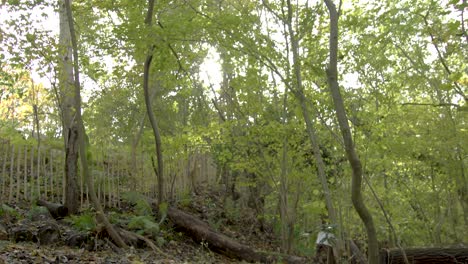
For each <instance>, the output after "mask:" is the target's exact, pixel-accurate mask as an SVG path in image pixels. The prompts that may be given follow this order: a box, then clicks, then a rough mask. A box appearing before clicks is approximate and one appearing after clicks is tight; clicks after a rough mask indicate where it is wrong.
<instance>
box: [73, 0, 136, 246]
mask: <svg viewBox="0 0 468 264" xmlns="http://www.w3.org/2000/svg"><path fill="white" fill-rule="evenodd" d="M70 2H71V0H65V8H66V13H67V17H68V26H69V28H70V36H71V43H72V47H73V69H74V73H75V74H74V75H75V79H74V81H75V109H76V123H77V134H78V135H77V138H78V142H79V151H80V160H81V167H82V169H83V175H84V177H85V178H86V185H87V186H88V190H89V195H90V197H91V201H92V202H93V205H94V207H95V209H96V214H97V220H98V222H100V223H102V224H103V225H104V227H105V228H106V230H107V232H108V233H109V236H110V237H111V238H112V239H113V240H114V242H115V243H116V244H117V246H119V247H124V248H126V247H127V244H125V242H124V241H123V240H122V238H121V237H120V235H119V233H117V232H116V231H115V229H114V227H113V226H112V225H111V223H110V222H109V220H108V219H107V217H106V216H105V214H104V210H103V209H102V206H101V204H100V203H99V200H98V199H97V196H96V192H95V190H94V181H93V177H92V174H90V173H89V168H88V160H87V155H86V154H87V151H86V144H85V135H86V134H85V133H86V132H85V128H84V125H83V119H82V117H81V93H80V77H79V76H80V75H79V68H78V44H77V41H76V36H75V30H74V25H73V15H72V10H71V3H70Z"/></svg>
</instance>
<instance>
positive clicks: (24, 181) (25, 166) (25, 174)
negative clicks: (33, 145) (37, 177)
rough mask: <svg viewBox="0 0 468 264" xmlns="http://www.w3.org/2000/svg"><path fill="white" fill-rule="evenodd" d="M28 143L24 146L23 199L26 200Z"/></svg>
mask: <svg viewBox="0 0 468 264" xmlns="http://www.w3.org/2000/svg"><path fill="white" fill-rule="evenodd" d="M28 165H29V164H28V145H25V146H24V164H23V166H24V175H23V199H24V200H26V201H27V200H28Z"/></svg>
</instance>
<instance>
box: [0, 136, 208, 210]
mask: <svg viewBox="0 0 468 264" xmlns="http://www.w3.org/2000/svg"><path fill="white" fill-rule="evenodd" d="M136 161H137V162H136V164H134V165H133V166H132V162H131V156H130V153H124V152H118V151H109V152H106V151H102V152H101V153H97V154H96V153H94V156H93V158H92V161H91V163H90V171H91V173H92V174H93V176H94V184H95V188H96V191H97V195H98V198H99V199H100V201H101V203H103V204H104V205H105V206H108V207H118V206H120V201H121V195H122V194H123V193H124V192H129V191H134V192H138V193H141V194H144V195H146V196H147V197H150V198H155V197H156V190H157V188H156V187H157V178H156V176H155V173H154V170H153V167H152V161H151V157H150V156H149V155H147V154H144V153H139V154H137V156H136ZM135 165H136V166H135ZM64 166H65V153H64V151H63V150H61V149H56V148H52V147H48V146H41V147H40V148H37V146H31V145H28V144H20V143H13V142H11V141H10V140H8V139H1V138H0V201H2V202H5V201H6V202H8V203H12V202H16V203H17V202H19V201H20V200H26V201H35V200H37V199H46V200H48V201H51V202H55V203H63V202H64V199H65V175H64ZM164 175H165V178H166V186H165V193H166V195H167V197H171V198H173V199H178V197H180V195H182V194H186V193H188V192H191V191H193V189H194V188H196V186H197V185H200V184H204V185H212V184H215V183H216V180H217V170H216V167H215V166H214V164H213V160H212V159H211V156H210V155H209V154H206V153H203V152H202V151H201V150H200V149H199V148H194V150H193V151H190V152H188V153H186V154H184V155H179V156H178V157H167V158H166V160H165V172H164ZM79 185H80V187H79V188H80V193H81V196H80V201H81V206H82V207H87V206H88V205H89V204H88V201H87V199H86V197H87V194H88V191H87V188H86V186H85V181H84V179H83V175H81V178H80V179H79Z"/></svg>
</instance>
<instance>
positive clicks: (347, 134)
mask: <svg viewBox="0 0 468 264" xmlns="http://www.w3.org/2000/svg"><path fill="white" fill-rule="evenodd" d="M324 1H325V4H326V6H327V8H328V11H329V12H330V47H329V48H330V62H329V66H328V69H327V77H328V85H329V88H330V92H331V95H332V98H333V103H334V106H335V111H336V116H337V118H338V123H339V126H340V130H341V134H342V136H343V141H344V145H345V149H346V155H347V157H348V160H349V163H350V165H351V168H352V171H353V177H352V184H351V200H352V202H353V206H354V208H355V209H356V211H357V213H358V214H359V217H360V218H361V220H362V222H363V223H364V225H365V227H366V230H367V239H368V243H367V244H368V249H369V250H368V254H369V257H368V259H369V263H371V264H373V263H378V261H379V248H378V244H377V233H376V230H375V226H374V221H373V219H372V215H371V214H370V212H369V210H368V209H367V207H366V205H365V204H364V201H363V199H362V193H361V186H362V165H361V160H360V159H359V157H358V155H357V153H356V150H355V147H354V143H353V138H352V136H351V130H350V128H349V124H348V118H347V116H346V110H345V107H344V103H343V98H342V97H341V92H340V88H339V86H338V70H337V64H338V57H337V54H338V12H337V10H336V6H335V4H334V3H333V2H332V0H324Z"/></svg>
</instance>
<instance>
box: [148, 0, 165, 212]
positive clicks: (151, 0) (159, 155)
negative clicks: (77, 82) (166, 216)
mask: <svg viewBox="0 0 468 264" xmlns="http://www.w3.org/2000/svg"><path fill="white" fill-rule="evenodd" d="M153 10H154V0H149V1H148V12H147V13H146V19H145V24H146V26H148V27H150V26H151V22H152V20H153ZM153 50H154V46H153V47H152V48H151V49H149V50H148V55H147V56H146V60H145V66H144V73H143V90H144V92H145V104H146V112H147V114H148V118H149V121H150V123H151V127H152V128H153V134H154V142H155V147H156V157H157V160H158V171H157V177H158V204H161V203H163V202H164V201H165V200H164V175H163V173H164V166H163V154H162V144H161V134H160V133H159V128H158V123H157V120H156V117H155V116H154V113H153V107H152V105H151V98H150V94H149V75H150V66H151V61H152V60H153Z"/></svg>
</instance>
